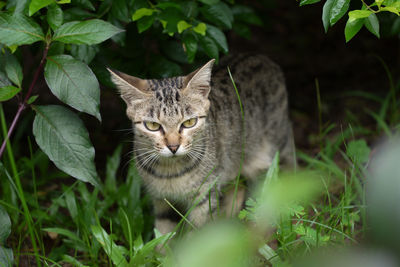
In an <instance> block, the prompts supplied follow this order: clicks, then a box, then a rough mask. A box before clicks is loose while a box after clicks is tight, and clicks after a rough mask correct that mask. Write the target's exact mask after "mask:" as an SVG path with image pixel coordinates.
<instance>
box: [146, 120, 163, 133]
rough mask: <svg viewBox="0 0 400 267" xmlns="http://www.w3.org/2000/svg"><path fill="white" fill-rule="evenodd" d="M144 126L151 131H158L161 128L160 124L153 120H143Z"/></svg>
mask: <svg viewBox="0 0 400 267" xmlns="http://www.w3.org/2000/svg"><path fill="white" fill-rule="evenodd" d="M144 126H145V127H146V128H147V130H149V131H153V132H155V131H158V130H160V128H161V125H160V124H159V123H157V122H154V121H145V122H144Z"/></svg>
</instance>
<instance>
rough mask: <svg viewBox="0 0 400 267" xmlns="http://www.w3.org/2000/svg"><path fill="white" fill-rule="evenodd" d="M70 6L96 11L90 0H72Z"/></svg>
mask: <svg viewBox="0 0 400 267" xmlns="http://www.w3.org/2000/svg"><path fill="white" fill-rule="evenodd" d="M72 4H74V5H77V6H80V7H82V8H86V9H89V10H91V11H95V10H96V9H95V8H94V6H93V4H92V3H91V2H90V0H72Z"/></svg>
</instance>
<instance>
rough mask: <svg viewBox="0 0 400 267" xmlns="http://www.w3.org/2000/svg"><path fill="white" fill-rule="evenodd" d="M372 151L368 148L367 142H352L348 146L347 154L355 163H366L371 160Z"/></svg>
mask: <svg viewBox="0 0 400 267" xmlns="http://www.w3.org/2000/svg"><path fill="white" fill-rule="evenodd" d="M370 153H371V149H370V148H369V147H368V145H367V143H366V142H365V140H363V139H361V140H356V141H351V142H350V143H349V144H348V145H347V149H346V154H347V155H348V156H349V157H350V158H351V159H352V160H353V161H354V162H358V163H365V162H367V161H368V159H369V154H370Z"/></svg>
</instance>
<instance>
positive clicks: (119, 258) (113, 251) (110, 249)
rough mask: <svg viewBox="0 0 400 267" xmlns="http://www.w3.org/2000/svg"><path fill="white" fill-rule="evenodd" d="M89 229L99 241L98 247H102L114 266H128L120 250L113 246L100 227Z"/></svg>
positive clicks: (94, 226)
mask: <svg viewBox="0 0 400 267" xmlns="http://www.w3.org/2000/svg"><path fill="white" fill-rule="evenodd" d="M91 229H92V233H93V235H94V237H95V238H96V239H97V241H99V243H100V245H101V246H102V247H103V249H104V251H105V252H106V254H107V255H108V257H110V258H111V260H112V262H113V263H114V265H115V266H121V267H124V266H128V262H127V261H126V259H125V257H124V254H123V250H122V248H121V247H119V246H117V245H116V244H115V242H114V241H113V240H112V238H111V236H109V235H108V234H107V232H106V231H105V230H104V229H103V228H102V227H101V226H96V225H92V226H91Z"/></svg>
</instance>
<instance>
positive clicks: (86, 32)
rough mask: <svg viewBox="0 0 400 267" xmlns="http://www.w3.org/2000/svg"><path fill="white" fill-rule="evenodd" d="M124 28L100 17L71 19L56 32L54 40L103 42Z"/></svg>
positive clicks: (91, 43)
mask: <svg viewBox="0 0 400 267" xmlns="http://www.w3.org/2000/svg"><path fill="white" fill-rule="evenodd" d="M122 31H123V30H121V29H119V28H117V27H115V26H114V25H112V24H111V23H108V22H106V21H104V20H100V19H92V20H86V21H71V22H68V23H65V24H64V25H62V26H61V27H60V28H58V29H57V30H56V32H55V33H54V37H53V40H54V41H60V42H63V43H66V44H87V45H93V44H98V43H101V42H103V41H105V40H107V39H109V38H110V37H112V36H113V35H115V34H117V33H120V32H122Z"/></svg>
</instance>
